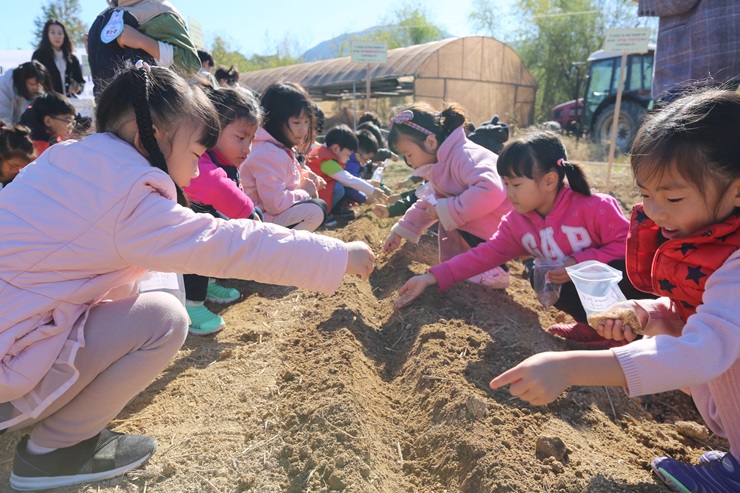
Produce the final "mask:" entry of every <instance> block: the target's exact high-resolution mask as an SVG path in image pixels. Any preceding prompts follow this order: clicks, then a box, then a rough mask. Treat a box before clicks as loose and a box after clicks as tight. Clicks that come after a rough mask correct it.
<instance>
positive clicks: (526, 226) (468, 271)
mask: <svg viewBox="0 0 740 493" xmlns="http://www.w3.org/2000/svg"><path fill="white" fill-rule="evenodd" d="M498 172H499V173H500V174H501V176H503V177H504V182H505V183H506V193H507V194H508V196H509V199H510V200H511V203H512V204H513V205H514V211H512V212H511V213H509V214H508V215H507V216H506V217H504V219H503V221H501V225H500V226H499V228H498V231H496V233H494V235H493V237H492V238H491V239H489V240H488V241H486V242H485V243H481V244H480V245H479V246H477V247H476V248H474V249H472V250H469V251H468V252H466V253H464V254H461V255H458V256H457V257H455V258H453V259H451V260H448V261H447V262H444V263H442V264H440V265H437V266H435V267H432V268H431V269H429V272H428V273H427V274H424V275H421V276H416V277H413V278H411V279H410V280H409V281H408V282H407V283H406V284H405V285H404V286H403V287H402V288H401V289H400V290H399V293H400V294H401V295H402V298H399V301H400V304H401V305H405V304H407V303H409V302H410V301H411V300H413V299H414V298H416V297H417V296H419V295H420V294H421V293H422V292H423V291H424V289H426V287H427V286H431V285H434V284H438V285H439V287H440V289H442V290H444V289H447V288H449V287H450V286H452V285H453V284H454V283H456V282H460V281H462V280H464V279H467V278H469V277H471V276H474V275H477V274H479V273H481V272H484V271H486V270H488V269H490V268H491V267H492V266H495V265H500V264H501V263H503V262H506V261H508V260H511V259H514V258H517V257H520V256H523V255H531V256H533V257H535V258H543V259H551V260H560V261H561V262H562V264H563V267H562V268H559V269H557V270H552V271H550V272H548V273H547V278H548V280H549V281H550V282H553V283H555V284H561V285H562V286H561V290H560V298H559V299H558V301H557V302H556V303H555V305H554V306H555V307H556V308H559V309H560V310H562V311H564V312H566V313H568V314H570V315H571V316H572V317H573V318H574V319H575V320H576V322H575V323H571V324H556V325H553V326H552V327H550V328H549V331H550V332H551V333H553V334H557V335H559V336H562V337H565V338H567V339H571V340H575V341H577V342H580V343H585V344H589V345H592V346H597V347H601V346H603V345H612V344H615V342H614V341H608V340H605V339H604V338H602V337H601V336H600V335H599V334H598V333H597V332H596V331H595V330H594V329H593V328H591V327H589V326H588V324H587V323H586V312H585V311H584V309H583V305H582V304H581V301H580V298H579V297H578V293H577V291H576V289H575V286H574V285H573V283H572V282H571V281H570V277H569V276H568V273H567V272H566V270H565V266H570V265H575V264H577V263H579V262H583V261H586V260H598V261H600V262H603V263H605V264H609V265H611V266H612V267H615V268H617V269H620V270H621V271H622V272H624V268H625V266H624V257H625V245H626V238H627V231H628V228H629V223H628V221H627V219H626V218H625V217H624V214H623V213H622V210H621V209H620V207H619V203H617V201H616V199H614V198H613V197H611V196H609V195H603V194H592V193H591V187H590V186H589V184H588V182H587V181H586V177H585V175H584V174H583V171H582V170H581V168H580V167H579V166H578V165H577V164H574V163H569V162H568V161H567V155H566V152H565V147H564V146H563V143H562V142H561V141H560V139H558V137H557V136H556V135H555V134H552V133H548V132H540V133H533V134H530V135H527V136H525V137H524V138H522V139H520V140H516V141H514V142H511V143H509V144H508V145H507V146H506V147H504V150H503V151H501V155H500V156H499V158H498ZM566 177H567V178H568V185H566V184H565V183H564V179H565V178H566ZM619 286H620V288H621V289H622V291H623V292H624V294H625V296H626V297H627V298H642V297H644V293H641V292H639V291H637V290H636V289H635V288H634V287H633V286H632V284H631V283H630V281H629V279H628V278H627V276H626V275H624V277H623V279H622V282H621V283H620V284H619Z"/></svg>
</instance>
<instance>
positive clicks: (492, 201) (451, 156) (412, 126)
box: [383, 103, 511, 289]
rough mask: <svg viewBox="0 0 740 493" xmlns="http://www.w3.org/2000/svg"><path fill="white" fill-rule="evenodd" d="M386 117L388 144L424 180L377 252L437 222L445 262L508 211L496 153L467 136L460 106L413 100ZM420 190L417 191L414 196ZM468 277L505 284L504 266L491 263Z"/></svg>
mask: <svg viewBox="0 0 740 493" xmlns="http://www.w3.org/2000/svg"><path fill="white" fill-rule="evenodd" d="M401 109H402V110H403V111H401V112H400V113H398V114H397V115H396V116H395V117H393V118H392V119H391V122H390V126H391V131H390V134H389V135H388V143H389V144H390V146H391V149H392V150H393V151H394V152H398V153H399V154H401V155H402V156H403V157H404V158H405V159H406V162H407V163H408V164H410V165H411V167H412V168H414V174H416V175H417V176H422V177H423V178H424V179H426V180H427V181H428V183H427V184H425V187H426V192H427V193H425V194H423V195H424V197H423V198H422V197H421V196H419V200H417V201H416V202H415V203H414V204H413V205H412V206H411V207H410V208H409V210H408V211H406V213H405V214H404V215H403V217H402V218H401V220H400V221H398V222H397V223H396V224H395V225H394V226H393V228H392V229H391V234H390V235H389V236H388V238H387V239H386V240H385V244H384V245H383V251H385V252H386V253H390V252H392V251H394V250H395V249H397V248H398V247H399V246H400V245H401V240H403V239H405V240H407V241H411V242H413V243H418V242H419V238H420V237H421V235H422V233H423V232H424V231H425V230H426V229H427V228H429V227H430V226H432V225H433V224H435V223H438V226H439V243H438V244H439V258H440V261H445V260H447V259H449V258H452V257H454V256H455V255H457V254H459V253H461V252H464V251H466V250H468V249H469V248H471V247H475V246H476V245H478V244H480V243H482V242H484V241H485V240H486V238H490V237H491V235H492V234H493V233H494V232H495V231H496V230H497V229H498V227H499V223H500V222H501V218H503V217H504V216H505V215H506V214H507V213H508V212H509V211H510V210H511V203H510V202H509V200H508V199H507V198H506V192H505V190H504V183H503V181H502V180H501V177H500V176H499V174H498V172H497V171H496V159H497V158H496V154H494V153H493V152H491V151H489V150H487V149H485V148H483V147H481V146H479V145H478V144H475V143H473V142H471V141H469V140H468V139H467V137H466V136H465V131H464V129H463V127H464V124H465V123H466V121H467V117H466V116H465V110H464V109H463V108H462V107H461V106H459V105H457V104H451V105H448V106H447V107H445V109H444V110H442V112H441V113H438V112H436V111H435V110H434V108H432V107H431V106H429V105H428V104H426V103H414V104H413V105H410V106H407V107H404V108H401ZM419 193H420V191H418V192H417V195H418V194H419ZM470 281H471V282H476V283H479V284H484V285H487V286H491V287H493V288H497V289H503V288H506V287H507V286H508V285H509V272H508V270H507V269H506V267H505V266H492V267H491V268H489V270H488V271H487V272H485V273H483V274H482V275H480V276H477V277H475V278H473V279H470Z"/></svg>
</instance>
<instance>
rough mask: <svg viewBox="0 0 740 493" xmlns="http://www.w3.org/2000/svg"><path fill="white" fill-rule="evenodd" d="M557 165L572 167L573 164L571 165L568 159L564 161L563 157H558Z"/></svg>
mask: <svg viewBox="0 0 740 493" xmlns="http://www.w3.org/2000/svg"><path fill="white" fill-rule="evenodd" d="M557 165H558V166H559V167H561V168H572V167H573V165H572V164H570V163H569V162H568V161H566V160H565V159H563V158H560V159H558V161H557Z"/></svg>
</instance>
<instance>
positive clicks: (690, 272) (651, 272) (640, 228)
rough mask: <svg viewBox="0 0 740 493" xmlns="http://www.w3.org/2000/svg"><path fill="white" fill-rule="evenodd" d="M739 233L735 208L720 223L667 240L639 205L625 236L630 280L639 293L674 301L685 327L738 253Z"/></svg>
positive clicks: (633, 212) (739, 244)
mask: <svg viewBox="0 0 740 493" xmlns="http://www.w3.org/2000/svg"><path fill="white" fill-rule="evenodd" d="M738 229H740V211H738V209H736V210H735V212H734V213H733V214H731V215H730V217H728V218H727V219H726V220H725V221H724V222H722V223H719V224H713V225H711V226H707V227H706V228H704V229H701V230H699V231H697V232H696V233H695V234H693V235H691V236H689V237H686V238H676V239H673V240H666V239H665V238H664V237H663V235H661V234H660V228H659V227H658V226H657V225H656V224H655V223H654V222H653V221H652V220H651V219H650V218H648V217H647V215H646V214H645V212H644V210H643V208H642V204H638V205H636V206H635V208H634V209H633V210H632V218H631V220H630V232H629V234H628V235H627V255H626V263H627V269H626V270H627V275H628V276H629V278H630V281H632V284H633V285H634V286H635V287H636V288H637V289H639V290H640V291H644V292H646V293H653V294H657V295H659V296H667V297H669V298H670V299H671V300H673V302H674V303H675V304H676V308H677V309H678V313H679V315H680V317H681V320H683V321H684V322H686V319H688V318H689V316H691V315H693V314H694V313H696V307H697V306H699V305H700V304H701V302H702V296H703V295H704V284H705V283H706V282H707V279H708V278H709V276H711V275H712V274H713V273H714V271H716V270H717V269H719V268H720V266H722V264H724V263H725V261H726V260H727V258H728V257H729V256H730V255H732V253H733V252H734V251H735V250H737V249H738V248H740V232H738Z"/></svg>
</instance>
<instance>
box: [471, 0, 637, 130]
mask: <svg viewBox="0 0 740 493" xmlns="http://www.w3.org/2000/svg"><path fill="white" fill-rule="evenodd" d="M475 5H476V6H477V7H476V8H474V11H473V12H471V14H469V16H468V20H469V22H470V23H471V25H472V26H473V27H474V28H475V29H476V30H478V31H482V32H483V33H485V34H491V33H493V32H494V31H495V29H496V26H497V22H498V23H499V24H498V25H503V24H504V22H503V21H504V20H505V21H506V22H505V24H506V25H513V26H518V28H517V29H513V30H510V31H508V32H506V33H502V34H501V35H500V37H499V39H502V41H506V42H508V43H509V44H511V46H512V47H513V48H514V50H515V51H516V52H517V53H518V54H519V56H520V57H521V58H522V60H523V61H524V63H525V65H526V66H527V68H528V69H529V70H530V72H532V75H534V77H535V78H536V79H537V82H538V83H539V89H538V90H537V100H536V106H535V120H536V121H544V120H549V119H550V110H551V109H552V107H553V106H555V105H557V104H560V103H563V102H565V101H569V100H571V99H573V98H574V96H575V89H576V84H577V79H578V72H577V71H576V70H573V69H572V68H571V67H572V63H574V62H585V61H586V60H587V59H588V56H589V55H590V54H591V53H592V52H594V51H596V50H598V49H600V48H601V47H602V45H603V43H604V34H605V31H606V29H607V28H611V27H635V26H638V25H645V21H642V20H640V19H638V17H637V6H636V5H635V3H634V1H633V0H515V1H514V2H513V4H512V5H511V6H510V12H512V13H511V14H502V15H503V17H504V19H502V17H498V18H497V17H496V16H494V13H496V12H506V7H505V6H504V5H503V2H501V1H500V0H476V3H475ZM498 32H500V30H499V31H498Z"/></svg>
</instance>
